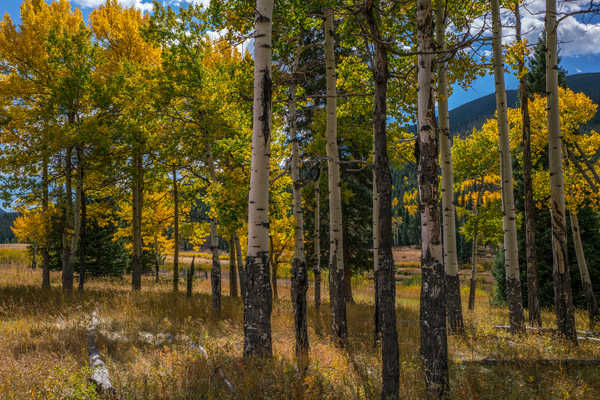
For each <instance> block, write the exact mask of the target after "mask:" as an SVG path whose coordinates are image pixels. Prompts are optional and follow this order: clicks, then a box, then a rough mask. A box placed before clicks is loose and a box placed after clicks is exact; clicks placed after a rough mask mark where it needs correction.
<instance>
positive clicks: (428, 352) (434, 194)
mask: <svg viewBox="0 0 600 400" xmlns="http://www.w3.org/2000/svg"><path fill="white" fill-rule="evenodd" d="M417 44H418V51H419V55H418V60H417V68H418V69H417V71H418V73H417V81H418V96H417V122H418V124H417V125H418V130H417V132H418V138H417V146H416V159H417V182H418V186H419V206H420V213H421V269H422V274H421V276H422V281H423V284H422V285H421V310H420V326H421V334H420V336H421V355H422V357H423V370H424V375H425V385H426V390H427V397H428V398H443V397H444V396H446V395H447V393H448V338H447V336H446V295H445V290H444V288H445V272H444V260H443V249H442V232H441V226H440V220H441V218H440V204H439V193H438V184H439V178H438V138H437V132H436V127H435V112H434V106H433V92H432V87H433V65H432V61H433V60H432V58H433V54H432V53H433V50H434V46H433V11H432V5H431V0H417Z"/></svg>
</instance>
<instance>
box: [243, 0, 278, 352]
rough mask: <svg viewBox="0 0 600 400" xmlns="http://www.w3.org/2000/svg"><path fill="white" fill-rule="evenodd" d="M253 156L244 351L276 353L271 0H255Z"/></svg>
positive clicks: (249, 201) (246, 272) (246, 271)
mask: <svg viewBox="0 0 600 400" xmlns="http://www.w3.org/2000/svg"><path fill="white" fill-rule="evenodd" d="M254 12H255V26H256V28H255V32H256V33H255V40H254V104H253V109H252V114H253V124H252V160H251V172H250V193H249V197H248V255H247V257H246V269H245V274H246V278H245V282H244V285H245V292H246V295H245V296H244V356H246V357H248V356H253V355H257V356H266V357H271V356H272V355H273V348H272V343H271V311H272V308H273V299H272V297H271V285H270V284H269V152H270V150H269V149H270V141H271V107H272V90H273V88H272V78H271V63H272V53H271V33H272V16H273V0H256V9H255V11H254Z"/></svg>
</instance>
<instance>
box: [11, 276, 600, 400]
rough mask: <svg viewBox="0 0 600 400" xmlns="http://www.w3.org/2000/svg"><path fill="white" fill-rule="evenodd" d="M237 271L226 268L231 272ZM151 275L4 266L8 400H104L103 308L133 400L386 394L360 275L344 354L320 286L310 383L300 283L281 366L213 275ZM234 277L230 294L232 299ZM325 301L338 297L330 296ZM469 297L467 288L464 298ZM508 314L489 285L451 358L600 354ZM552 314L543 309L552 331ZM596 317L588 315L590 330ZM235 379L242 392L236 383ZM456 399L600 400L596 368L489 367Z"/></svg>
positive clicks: (411, 391) (312, 318) (408, 372)
mask: <svg viewBox="0 0 600 400" xmlns="http://www.w3.org/2000/svg"><path fill="white" fill-rule="evenodd" d="M223 275H224V276H227V274H226V273H224V274H223ZM152 279H153V278H152V277H150V276H148V277H147V278H145V279H144V282H143V287H144V289H143V290H142V292H141V293H131V291H130V282H129V280H128V278H124V279H114V278H113V279H108V278H106V279H95V280H93V281H90V282H89V283H88V285H87V287H86V290H85V292H84V293H78V292H76V293H74V294H73V296H72V297H65V296H64V295H63V293H62V291H61V290H60V286H59V285H60V275H59V274H58V273H54V272H53V273H52V283H53V286H54V288H53V289H52V290H50V291H42V290H41V289H40V288H39V283H40V281H41V271H40V270H31V269H29V268H26V267H24V266H14V265H10V266H3V267H1V269H0V338H1V339H0V398H2V399H94V398H98V396H97V394H96V393H95V391H94V388H93V387H92V385H90V384H89V383H88V381H87V378H88V377H89V372H90V371H89V370H88V369H87V366H86V365H87V336H86V328H87V326H88V324H89V319H90V314H91V312H92V311H94V310H97V314H98V316H99V318H100V321H101V322H100V329H101V332H103V333H104V334H103V335H99V337H98V343H97V344H98V348H99V351H100V353H101V354H102V355H103V357H104V358H105V361H106V363H107V366H108V369H109V371H110V374H111V377H112V379H113V383H114V384H115V386H116V387H117V388H118V390H119V394H120V396H121V398H123V399H263V398H265V399H376V398H379V395H378V390H379V386H380V378H379V375H380V368H381V365H380V362H379V359H380V354H379V351H378V350H377V349H376V348H374V347H373V332H372V330H373V323H372V316H373V305H372V296H373V290H372V288H371V287H370V280H369V279H367V278H364V277H362V278H357V279H355V280H354V283H355V284H356V286H355V288H354V295H355V300H356V304H349V305H348V319H349V320H348V324H349V329H348V331H349V346H348V349H346V350H341V349H337V348H335V347H334V346H332V345H331V343H330V340H329V335H328V333H329V308H328V307H329V305H328V304H323V306H322V310H321V313H320V314H317V313H316V312H315V310H314V308H313V307H312V290H309V293H308V296H309V300H308V302H309V317H308V323H309V335H310V341H311V351H310V357H311V365H310V368H309V370H308V371H307V373H306V374H305V375H304V376H302V375H300V374H298V372H297V371H296V369H295V368H294V362H293V361H294V359H293V355H294V333H293V315H292V307H291V304H290V302H289V300H288V299H289V285H288V283H287V281H285V280H282V281H280V286H281V288H280V290H279V292H280V297H281V299H280V300H278V301H276V302H275V303H274V307H273V318H272V326H273V347H274V353H275V357H274V359H273V360H271V361H266V362H265V361H262V360H244V359H242V358H241V354H242V346H243V336H242V319H243V312H242V303H241V300H240V299H239V298H237V299H233V298H229V297H228V296H224V298H223V311H222V313H221V315H220V316H216V315H214V314H213V313H212V312H211V307H210V295H209V293H210V291H209V289H210V286H209V282H208V281H207V280H198V281H196V282H195V287H194V291H195V295H194V296H193V298H191V299H188V298H186V297H185V294H184V293H178V294H173V293H172V292H171V284H170V281H169V277H168V275H163V276H162V277H161V282H160V283H158V284H155V283H154V282H153V281H152ZM227 287H228V286H227V284H226V282H225V283H224V285H223V288H224V289H223V294H224V295H225V294H226V293H227V291H228V290H227ZM397 292H398V293H397V295H398V297H397V307H398V308H397V311H398V339H399V343H400V358H401V370H400V385H401V394H402V395H401V397H402V398H404V399H419V398H423V395H424V387H423V384H422V382H423V378H422V371H421V364H420V359H419V353H418V348H419V336H418V335H419V327H418V322H417V320H418V307H419V292H420V287H419V285H418V284H415V283H414V282H413V284H411V285H406V284H399V285H398V286H397ZM323 294H324V295H325V299H324V300H325V301H328V299H327V290H326V288H324V290H323ZM466 295H467V290H466V288H463V301H464V300H465V299H466ZM506 314H507V313H506V311H505V309H503V308H501V307H496V306H494V305H492V303H491V302H490V294H489V290H488V289H485V290H481V291H478V292H477V304H476V311H475V313H473V314H471V313H468V312H465V317H466V323H467V334H466V335H465V336H464V337H454V336H451V337H450V338H449V353H450V359H451V360H454V361H456V360H463V361H464V360H471V359H482V358H485V357H491V358H530V359H539V358H586V359H587V358H600V344H598V343H590V342H581V343H580V345H579V346H577V347H574V346H572V345H570V344H568V343H565V342H563V341H561V340H559V339H557V338H552V337H551V336H548V335H537V334H529V335H517V336H515V335H511V334H509V333H507V332H498V331H496V330H494V329H493V326H494V325H495V324H505V323H506V322H507V315H506ZM552 321H553V315H552V313H551V312H550V310H545V311H544V323H545V326H551V324H552ZM585 322H586V315H585V314H584V313H583V312H581V311H580V312H578V313H577V323H578V326H579V327H580V328H584V326H585ZM139 332H142V333H144V334H153V335H156V334H171V335H173V337H175V336H177V335H186V336H187V337H190V338H192V339H193V341H195V342H197V343H199V344H201V345H202V346H204V347H205V348H206V349H207V351H208V354H209V359H208V360H206V359H204V358H203V357H202V356H201V355H200V354H198V353H197V352H195V351H192V350H191V349H190V348H189V346H187V345H185V343H182V342H170V341H166V342H163V343H159V344H148V343H147V342H146V341H144V340H141V339H140V337H141V336H140V335H139ZM219 368H221V370H222V371H223V372H224V373H225V375H226V377H227V379H228V380H229V381H231V383H232V384H233V386H234V389H235V392H234V393H230V392H229V391H228V390H227V388H226V387H225V385H224V383H223V381H222V379H221V378H219V376H218V374H217V370H218V369H219ZM450 376H451V380H452V398H455V399H503V400H505V399H567V398H571V399H575V398H576V399H598V398H600V373H598V368H597V367H585V368H568V369H567V368H559V367H543V368H537V369H536V368H535V367H527V366H526V365H522V366H517V367H515V366H510V367H481V366H474V365H469V364H468V363H467V362H453V363H451V368H450Z"/></svg>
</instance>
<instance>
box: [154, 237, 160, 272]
mask: <svg viewBox="0 0 600 400" xmlns="http://www.w3.org/2000/svg"><path fill="white" fill-rule="evenodd" d="M154 252H155V254H154V282H155V283H158V282H160V254H158V235H157V234H154Z"/></svg>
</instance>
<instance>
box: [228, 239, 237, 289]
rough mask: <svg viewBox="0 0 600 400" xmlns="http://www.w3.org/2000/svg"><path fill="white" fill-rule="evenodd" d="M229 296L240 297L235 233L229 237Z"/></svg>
mask: <svg viewBox="0 0 600 400" xmlns="http://www.w3.org/2000/svg"><path fill="white" fill-rule="evenodd" d="M229 296H230V297H238V288H237V268H236V264H235V241H234V240H233V235H231V238H230V239H229Z"/></svg>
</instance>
